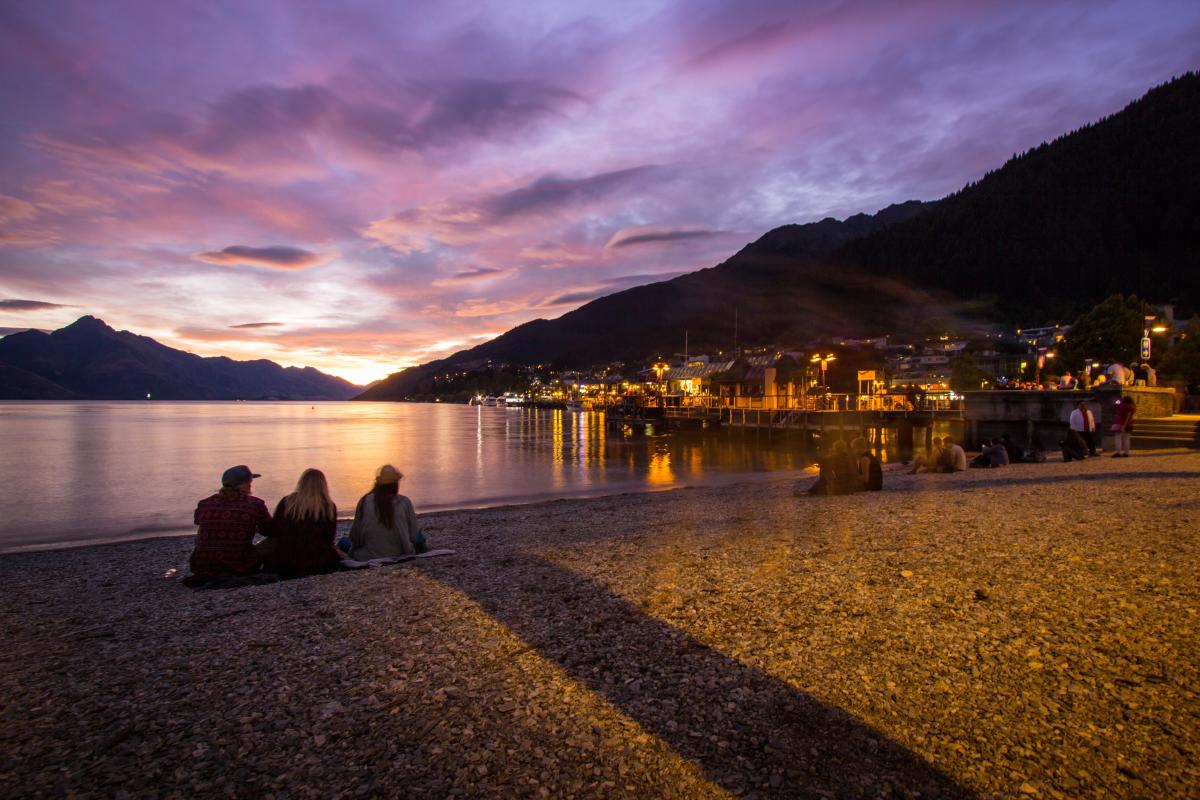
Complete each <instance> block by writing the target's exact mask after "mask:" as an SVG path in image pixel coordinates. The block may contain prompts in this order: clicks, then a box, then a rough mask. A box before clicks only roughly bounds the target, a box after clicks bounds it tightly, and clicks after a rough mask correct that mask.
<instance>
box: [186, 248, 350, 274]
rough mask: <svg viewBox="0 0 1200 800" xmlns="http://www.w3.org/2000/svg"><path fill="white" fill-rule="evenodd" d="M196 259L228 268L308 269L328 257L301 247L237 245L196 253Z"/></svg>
mask: <svg viewBox="0 0 1200 800" xmlns="http://www.w3.org/2000/svg"><path fill="white" fill-rule="evenodd" d="M194 258H195V259H196V260H197V261H203V262H205V263H208V264H223V265H227V266H238V265H252V266H257V267H270V268H271V269H307V268H308V267H315V266H316V265H318V264H321V263H323V262H325V261H326V260H327V257H326V256H322V255H320V254H319V253H314V252H311V251H309V250H301V249H300V248H299V247H287V246H285V245H275V246H273V247H246V246H245V245H240V244H235V245H231V246H229V247H226V248H225V249H224V250H209V251H208V252H204V253H196V255H195V256H194Z"/></svg>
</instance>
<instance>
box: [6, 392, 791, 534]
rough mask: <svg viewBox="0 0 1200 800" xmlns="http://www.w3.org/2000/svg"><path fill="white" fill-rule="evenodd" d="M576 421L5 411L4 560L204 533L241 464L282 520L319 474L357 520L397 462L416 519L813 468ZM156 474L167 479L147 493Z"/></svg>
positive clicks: (750, 450)
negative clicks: (198, 516)
mask: <svg viewBox="0 0 1200 800" xmlns="http://www.w3.org/2000/svg"><path fill="white" fill-rule="evenodd" d="M567 413H568V412H563V411H554V412H549V411H540V410H535V409H521V408H490V407H482V406H477V407H473V408H471V407H467V406H453V405H449V404H419V403H315V404H312V403H267V402H264V403H215V402H214V403H203V402H197V403H167V402H163V403H158V402H154V403H145V402H142V403H137V402H128V403H59V404H52V403H43V404H15V403H14V404H5V405H4V407H3V409H2V410H0V441H4V442H5V445H6V447H5V448H4V451H3V452H0V485H4V486H6V487H8V488H9V491H8V492H6V493H4V495H0V547H3V546H4V545H5V544H6V542H10V541H11V542H20V543H21V544H38V543H43V542H51V541H55V542H57V541H70V540H72V539H78V540H84V539H99V538H107V537H129V536H136V535H138V533H139V532H143V531H144V532H146V535H161V534H162V533H167V532H173V533H190V532H192V531H194V528H193V527H192V520H191V517H192V510H193V509H194V508H195V504H196V501H197V500H198V499H199V498H201V497H204V496H206V495H207V494H210V493H212V492H213V491H215V490H216V489H217V485H218V483H219V480H220V475H221V473H222V472H223V471H224V470H225V469H226V468H228V467H229V466H231V465H233V464H247V465H249V466H250V467H251V469H253V470H254V471H255V472H258V473H261V474H262V477H261V478H259V479H256V480H255V482H254V494H255V495H257V496H259V497H261V498H263V499H264V500H265V501H266V502H267V504H268V506H269V507H272V508H273V507H274V505H275V503H276V502H277V501H278V499H279V498H280V497H282V496H284V495H286V494H288V493H289V492H291V491H292V490H293V488H294V487H295V485H296V480H297V478H298V477H299V475H300V473H301V472H302V471H303V470H305V469H307V468H309V467H315V468H317V469H320V470H321V471H322V472H324V473H325V475H326V477H327V479H328V481H329V486H330V491H331V493H332V495H333V499H334V502H335V503H337V505H338V508H339V510H340V511H341V513H342V514H343V515H348V514H349V513H350V512H351V511H352V510H353V508H354V506H355V504H356V503H357V501H358V498H359V497H361V496H362V495H363V494H364V493H366V492H367V491H369V490H370V488H371V486H372V483H373V478H374V472H375V469H376V468H377V467H378V466H379V465H381V464H388V463H390V464H395V465H396V466H397V467H399V468H400V469H401V470H402V471H403V472H404V475H405V478H404V482H403V483H402V485H401V492H402V493H404V494H405V495H407V496H409V497H410V498H411V499H412V500H413V503H414V504H415V505H416V507H417V511H418V512H424V511H429V510H437V509H444V508H453V507H460V508H461V507H465V506H472V505H500V504H505V503H512V502H522V501H527V500H537V499H544V498H549V497H562V496H571V495H578V494H595V493H619V492H627V491H637V490H639V489H645V488H656V489H657V488H666V487H668V486H671V485H679V484H680V483H683V482H686V483H688V484H692V485H702V484H704V483H708V482H713V481H718V480H724V479H726V478H727V476H729V475H730V474H732V473H746V472H762V471H770V470H778V469H798V468H801V467H803V465H804V463H805V461H804V459H803V457H802V455H801V454H800V450H799V447H798V443H797V442H795V441H789V440H787V439H786V438H783V437H778V436H777V437H776V438H775V439H774V440H772V439H770V438H769V437H756V436H752V435H751V436H743V435H741V434H739V433H738V432H730V431H725V430H713V431H706V432H704V433H701V434H689V435H681V434H670V435H666V436H642V435H636V436H634V435H623V434H622V433H621V432H617V431H609V430H608V429H607V427H606V424H605V422H606V420H605V415H604V414H603V413H598V412H583V413H573V414H572V415H571V417H570V418H567V416H566V415H567ZM145 463H153V464H154V465H155V475H156V480H154V481H150V482H147V481H145V480H144V477H143V476H144V464H145ZM94 474H104V475H106V476H108V477H107V478H106V480H105V481H103V482H98V481H94V480H92V479H91V478H90V477H89V476H90V475H94ZM64 475H66V479H64V477H63V476H64ZM130 497H134V498H137V502H136V503H131V502H129V498H130Z"/></svg>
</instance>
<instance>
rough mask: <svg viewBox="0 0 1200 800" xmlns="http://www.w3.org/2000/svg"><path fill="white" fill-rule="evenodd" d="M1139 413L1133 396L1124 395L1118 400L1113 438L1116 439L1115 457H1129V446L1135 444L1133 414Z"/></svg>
mask: <svg viewBox="0 0 1200 800" xmlns="http://www.w3.org/2000/svg"><path fill="white" fill-rule="evenodd" d="M1135 413H1137V406H1136V405H1134V402H1133V398H1132V397H1122V398H1120V399H1118V400H1117V405H1116V418H1115V421H1114V422H1113V426H1112V432H1113V439H1114V440H1115V441H1116V444H1115V445H1114V448H1115V449H1116V452H1115V453H1113V456H1114V457H1120V458H1128V457H1129V448H1130V447H1131V446H1132V445H1133V442H1132V441H1131V440H1132V438H1133V415H1134V414H1135Z"/></svg>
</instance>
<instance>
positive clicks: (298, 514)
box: [264, 469, 342, 578]
mask: <svg viewBox="0 0 1200 800" xmlns="http://www.w3.org/2000/svg"><path fill="white" fill-rule="evenodd" d="M273 519H274V531H273V533H272V536H271V540H270V541H271V543H272V548H271V550H270V552H269V553H268V554H267V557H266V559H265V563H264V568H265V569H266V570H267V571H268V572H275V573H278V574H279V575H281V576H283V577H285V578H298V577H300V576H302V575H316V574H319V573H323V572H332V571H333V570H335V569H337V567H338V563H339V562H340V561H341V560H342V556H341V553H339V552H338V550H337V548H336V547H334V544H333V540H334V538H335V537H336V536H337V506H336V505H334V503H333V500H331V499H330V497H329V483H328V482H327V481H326V480H325V473H323V472H321V470H319V469H306V470H304V472H302V473H301V474H300V480H298V481H297V482H296V491H294V492H292V493H291V494H289V495H288V496H287V497H284V498H283V499H282V500H280V501H279V504H278V505H277V506H275V515H274V517H273Z"/></svg>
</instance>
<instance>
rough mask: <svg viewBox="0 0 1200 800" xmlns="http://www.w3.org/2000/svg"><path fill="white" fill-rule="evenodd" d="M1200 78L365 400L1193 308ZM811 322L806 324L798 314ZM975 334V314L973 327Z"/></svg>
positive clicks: (762, 242) (602, 303)
mask: <svg viewBox="0 0 1200 800" xmlns="http://www.w3.org/2000/svg"><path fill="white" fill-rule="evenodd" d="M1196 119H1200V74H1197V73H1195V72H1188V73H1185V74H1184V75H1181V76H1179V77H1178V78H1175V79H1174V80H1172V81H1168V82H1166V83H1164V84H1162V85H1160V86H1157V87H1154V88H1153V89H1151V90H1149V91H1148V92H1146V93H1145V94H1144V95H1143V96H1142V97H1141V98H1138V99H1136V100H1134V101H1133V102H1131V103H1129V104H1128V105H1127V106H1126V107H1125V108H1124V109H1122V110H1121V111H1118V112H1116V113H1114V114H1111V115H1109V116H1107V117H1105V118H1103V119H1101V120H1098V121H1096V122H1093V123H1090V124H1088V125H1085V126H1082V127H1081V128H1078V129H1076V130H1074V131H1072V132H1070V133H1067V134H1064V135H1062V136H1059V137H1056V138H1055V139H1053V140H1052V141H1050V142H1046V143H1043V144H1041V145H1038V146H1037V147H1034V148H1031V149H1029V150H1027V151H1026V152H1024V153H1022V154H1020V155H1015V156H1014V157H1013V158H1012V159H1010V160H1008V161H1007V162H1005V164H1004V165H1002V166H1000V167H999V168H997V169H995V170H992V171H989V172H987V173H985V175H984V176H983V177H982V178H980V179H979V180H977V181H970V182H968V183H967V184H966V186H964V187H963V188H962V189H960V190H959V191H957V192H954V193H951V194H950V195H947V196H946V197H945V198H942V199H941V200H937V201H932V202H921V201H909V202H907V203H901V204H897V205H894V206H889V207H888V208H885V209H883V210H882V211H880V212H878V213H877V214H875V215H870V216H868V215H863V214H856V215H854V216H852V217H848V218H847V219H846V220H843V221H841V222H838V221H837V220H832V219H828V218H827V219H824V220H821V221H818V222H813V223H807V224H804V225H784V226H781V227H779V228H775V229H773V230H771V231H768V232H767V233H765V234H764V235H763V236H761V237H759V238H758V239H757V240H755V241H754V242H751V243H749V244H747V245H746V246H745V247H743V248H742V249H741V250H739V251H738V252H737V253H735V254H734V255H733V256H731V257H730V258H728V259H726V260H725V261H723V262H721V263H720V264H717V265H715V266H713V267H709V268H706V269H701V270H698V271H696V272H691V273H688V274H686V275H682V276H679V277H677V278H674V279H671V280H669V281H663V282H659V283H654V284H648V285H645V286H639V287H634V288H632V289H627V290H624V291H623V292H618V293H616V294H612V295H607V296H605V297H601V298H597V299H596V300H593V301H591V302H590V303H587V304H585V305H584V306H581V307H580V308H578V309H575V310H573V311H571V312H568V313H567V314H564V315H562V316H560V317H558V318H557V319H554V320H542V319H539V320H533V321H531V322H527V323H525V324H523V325H519V326H517V327H516V328H513V329H512V330H510V331H507V332H505V333H504V334H501V335H500V336H499V337H497V338H495V339H492V340H490V341H488V342H484V343H483V344H480V345H477V346H475V347H473V348H470V349H468V350H463V351H459V352H457V353H454V354H452V355H451V356H448V357H447V358H444V359H439V360H437V361H433V362H430V363H428V364H424V365H419V366H416V367H410V368H408V369H406V370H402V371H400V372H397V373H393V374H392V375H390V376H389V377H388V378H386V379H384V380H383V381H381V382H380V383H379V384H377V385H376V386H374V387H372V388H371V389H370V390H368V391H367V392H364V393H363V394H362V395H360V397H359V399H372V400H399V399H405V398H410V397H413V396H420V395H425V394H429V393H430V390H431V389H432V388H433V387H432V383H431V379H432V376H433V375H434V374H437V373H439V372H444V371H447V369H448V368H450V367H456V368H464V367H467V368H469V367H470V366H471V365H474V364H479V363H486V362H487V360H489V359H491V360H494V361H504V362H510V363H516V364H533V363H552V364H554V365H556V366H559V367H561V368H582V367H587V366H592V365H595V364H601V363H607V362H611V361H617V360H626V359H629V358H644V357H648V356H650V355H651V354H653V353H654V352H659V353H662V352H674V351H677V350H680V349H682V348H681V345H682V340H683V338H684V331H685V330H687V331H689V333H690V341H691V342H692V344H693V345H694V347H693V348H692V350H693V352H705V351H711V350H715V349H728V348H731V347H733V346H734V340H735V335H734V324H733V317H734V310H735V309H738V310H740V311H741V312H742V313H740V314H738V315H737V316H738V319H739V322H738V326H737V327H738V333H737V338H738V339H739V341H740V342H743V343H744V342H754V343H757V344H778V343H785V342H786V343H803V342H805V341H813V340H817V339H820V338H821V337H823V336H829V335H841V336H847V337H854V338H859V337H862V336H866V335H880V334H885V333H918V332H919V329H920V327H921V326H922V325H926V326H937V325H939V324H946V323H948V322H954V323H956V324H959V325H962V324H967V325H969V324H971V319H969V318H968V319H965V320H964V317H963V314H967V313H970V314H972V315H974V314H982V315H984V316H985V317H987V318H990V319H991V320H1004V321H1007V322H1012V323H1016V324H1029V323H1038V322H1041V321H1044V320H1045V319H1047V318H1057V319H1070V318H1073V316H1074V315H1076V314H1077V313H1079V312H1081V311H1082V310H1084V309H1086V308H1087V307H1089V306H1090V305H1091V304H1094V303H1096V302H1099V301H1100V300H1102V299H1103V298H1104V297H1107V296H1108V295H1110V294H1113V293H1117V292H1121V293H1137V294H1138V295H1139V296H1141V297H1143V298H1144V299H1148V300H1153V301H1155V302H1161V303H1166V302H1178V303H1179V304H1180V305H1181V309H1180V310H1181V311H1183V312H1185V313H1187V312H1194V311H1196V310H1200V309H1198V308H1197V306H1198V305H1200V302H1198V301H1200V255H1198V254H1200V126H1197V125H1195V124H1194V121H1195V120H1196ZM801 318H802V319H801ZM976 319H977V320H978V321H979V322H982V321H983V319H982V318H978V317H976Z"/></svg>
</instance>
